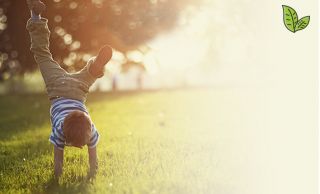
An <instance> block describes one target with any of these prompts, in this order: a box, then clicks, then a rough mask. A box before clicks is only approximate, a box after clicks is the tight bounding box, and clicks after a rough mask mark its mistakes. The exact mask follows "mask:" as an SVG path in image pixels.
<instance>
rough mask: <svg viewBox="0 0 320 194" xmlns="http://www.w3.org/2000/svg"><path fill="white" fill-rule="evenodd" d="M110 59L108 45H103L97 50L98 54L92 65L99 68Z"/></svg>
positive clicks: (110, 49)
mask: <svg viewBox="0 0 320 194" xmlns="http://www.w3.org/2000/svg"><path fill="white" fill-rule="evenodd" d="M111 57H112V48H111V47H110V46H108V45H105V46H103V47H102V48H101V49H100V50H99V54H98V56H97V57H96V58H95V60H94V62H93V63H94V64H95V66H100V67H101V66H104V65H105V64H107V63H108V62H109V61H110V59H111Z"/></svg>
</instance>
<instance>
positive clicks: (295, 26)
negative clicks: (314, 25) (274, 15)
mask: <svg viewBox="0 0 320 194" xmlns="http://www.w3.org/2000/svg"><path fill="white" fill-rule="evenodd" d="M282 9H283V22H284V25H285V26H286V28H287V29H288V30H290V31H291V32H293V33H295V32H297V31H299V30H303V29H305V28H306V27H307V26H308V24H309V22H310V16H305V17H303V18H301V19H300V20H298V14H297V12H296V11H295V10H294V9H293V8H292V7H289V6H287V5H282Z"/></svg>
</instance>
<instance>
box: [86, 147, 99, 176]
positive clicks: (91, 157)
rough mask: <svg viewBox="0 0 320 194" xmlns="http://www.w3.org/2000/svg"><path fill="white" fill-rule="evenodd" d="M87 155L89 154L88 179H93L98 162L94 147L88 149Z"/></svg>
mask: <svg viewBox="0 0 320 194" xmlns="http://www.w3.org/2000/svg"><path fill="white" fill-rule="evenodd" d="M88 154H89V166H90V169H89V174H88V176H89V177H94V176H95V175H96V173H97V170H98V160H97V149H96V147H94V148H89V147H88Z"/></svg>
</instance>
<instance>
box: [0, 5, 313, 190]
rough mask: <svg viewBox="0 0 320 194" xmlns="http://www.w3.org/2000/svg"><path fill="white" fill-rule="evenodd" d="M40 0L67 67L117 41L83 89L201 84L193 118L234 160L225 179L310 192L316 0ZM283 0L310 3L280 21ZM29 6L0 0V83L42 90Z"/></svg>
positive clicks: (2, 87) (248, 186)
mask: <svg viewBox="0 0 320 194" xmlns="http://www.w3.org/2000/svg"><path fill="white" fill-rule="evenodd" d="M44 2H45V3H46V4H47V7H48V9H47V11H46V12H45V13H44V14H43V15H42V16H43V17H46V18H48V19H49V28H50V29H51V32H52V33H51V45H50V49H51V51H52V53H53V56H54V59H55V60H56V61H58V62H59V63H60V64H61V66H62V67H63V68H64V69H66V70H68V71H69V72H74V71H77V70H79V69H81V68H82V67H83V66H84V65H85V64H86V62H87V61H88V59H89V58H90V57H91V56H94V55H95V54H96V53H97V52H98V50H99V48H100V46H102V45H104V44H109V45H111V46H112V47H113V48H114V50H115V52H114V56H113V58H112V60H111V62H110V63H109V64H108V66H107V67H106V73H105V76H104V77H103V78H101V79H99V80H98V81H97V82H96V83H95V85H94V86H93V87H92V88H91V89H92V91H106V92H112V91H119V90H121V91H122V90H134V91H135V90H139V91H140V90H155V89H175V88H205V89H206V90H207V91H210V92H209V93H210V95H209V97H208V98H209V99H211V100H208V99H207V100H205V101H203V100H202V101H201V99H203V96H200V95H199V96H197V98H195V100H194V101H193V102H197V103H198V102H199V103H200V104H201V105H199V107H202V108H203V110H202V111H203V112H201V114H200V113H199V114H198V115H199V116H201V118H202V119H205V121H206V122H200V121H202V120H201V119H199V123H201V126H199V130H200V129H203V134H208V138H209V139H210V138H211V137H212V139H213V140H214V138H216V139H219V141H221V142H222V143H221V144H222V145H225V147H223V146H222V148H221V150H219V152H220V153H221V156H222V157H224V156H225V157H226V158H227V159H226V161H227V162H226V163H223V164H220V165H222V166H223V165H225V167H226V168H225V169H228V170H230V169H231V170H232V168H230V167H232V166H233V167H235V168H237V169H238V170H239V169H240V170H239V174H237V176H235V174H234V171H232V172H231V171H223V173H222V174H227V173H226V172H229V173H230V174H229V175H230V176H229V177H230V180H233V181H234V182H232V184H230V185H228V184H226V185H225V186H226V188H230V190H234V191H235V192H234V193H239V192H236V191H242V192H240V193H266V194H267V193H291V194H292V193H316V190H317V189H316V188H317V187H316V185H317V181H318V177H317V169H318V158H317V156H318V148H317V142H318V138H317V137H318V132H317V127H318V124H317V121H318V116H319V115H318V108H317V107H318V66H317V64H318V62H319V61H318V57H319V45H318V41H319V35H318V29H319V18H318V16H319V10H318V1H317V0H308V1H303V0H297V1H294V2H293V1H286V0H285V1H281V2H280V1H263V0H228V1H221V0H220V1H219V0H77V1H75V0H63V1H62V0H46V1H44ZM283 4H285V5H289V6H292V7H293V8H295V10H296V11H297V13H298V16H299V18H301V17H303V16H307V15H310V16H311V21H310V24H309V26H308V27H307V28H306V29H305V30H302V31H299V32H297V33H291V32H290V31H288V30H287V29H286V28H285V26H284V24H283V15H282V14H283V13H282V5H283ZM29 17H30V16H29V12H28V9H27V7H26V5H25V2H24V1H22V0H0V93H1V94H9V93H30V92H31V93H33V92H42V91H44V85H43V81H42V78H41V75H40V74H39V72H38V71H37V65H36V64H35V62H34V60H33V57H32V56H31V53H30V51H29V46H30V40H29V35H28V33H27V31H26V30H25V26H26V21H27V20H28V18H29ZM197 103H194V104H190V107H191V108H192V107H198V104H197ZM191 108H190V109H187V108H186V110H187V111H190V110H191ZM191 120H192V119H191ZM197 130H198V129H197ZM200 131H201V130H200ZM226 149H227V150H228V152H225V150H226ZM239 165H240V166H241V167H239ZM194 168H196V167H194ZM219 169H221V168H215V169H214V171H215V170H219ZM237 172H238V171H237ZM230 180H228V181H230ZM228 181H226V182H228ZM221 182H223V180H221ZM229 186H230V187H229ZM225 193H228V192H225ZM229 193H233V192H229Z"/></svg>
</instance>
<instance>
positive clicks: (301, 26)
mask: <svg viewBox="0 0 320 194" xmlns="http://www.w3.org/2000/svg"><path fill="white" fill-rule="evenodd" d="M309 22H310V16H305V17H303V18H301V19H300V20H299V21H298V23H297V25H296V27H295V30H296V32H297V31H299V30H303V29H305V28H306V27H307V26H308V24H309Z"/></svg>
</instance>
